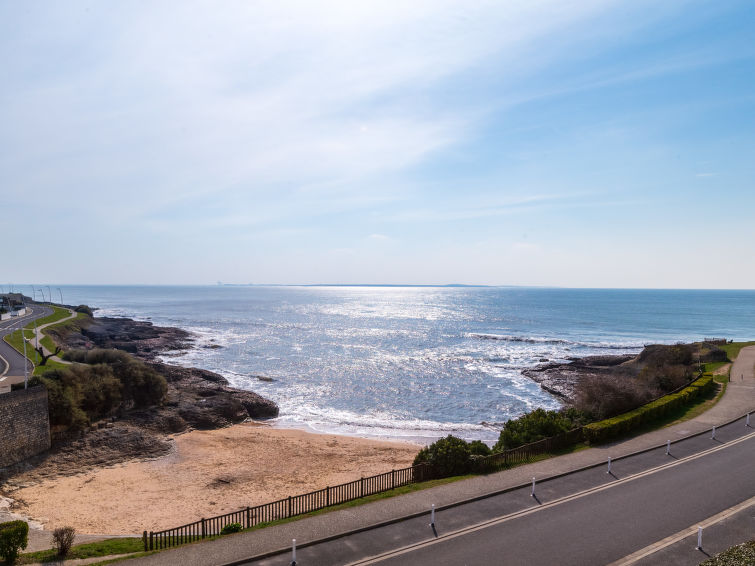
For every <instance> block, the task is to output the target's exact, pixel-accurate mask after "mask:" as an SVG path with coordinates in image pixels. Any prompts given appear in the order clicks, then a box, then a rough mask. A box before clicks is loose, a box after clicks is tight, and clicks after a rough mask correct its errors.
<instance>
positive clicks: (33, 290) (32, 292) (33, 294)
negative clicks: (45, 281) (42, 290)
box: [31, 285, 37, 302]
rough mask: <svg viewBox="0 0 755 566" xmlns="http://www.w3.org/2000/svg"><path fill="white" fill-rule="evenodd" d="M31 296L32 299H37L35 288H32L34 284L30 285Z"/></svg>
mask: <svg viewBox="0 0 755 566" xmlns="http://www.w3.org/2000/svg"><path fill="white" fill-rule="evenodd" d="M31 296H32V300H34V301H35V302H36V300H37V290H36V289H35V288H34V285H32V286H31Z"/></svg>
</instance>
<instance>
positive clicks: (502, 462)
mask: <svg viewBox="0 0 755 566" xmlns="http://www.w3.org/2000/svg"><path fill="white" fill-rule="evenodd" d="M582 438H583V437H582V427H579V428H574V429H572V430H569V431H566V432H564V433H561V434H558V435H556V436H551V437H549V438H543V439H542V440H538V441H537V442H532V443H531V444H524V445H523V446H518V447H516V448H511V449H509V450H504V451H503V452H497V453H495V454H491V455H490V456H482V457H479V458H475V459H474V460H473V461H472V462H473V465H472V468H473V471H475V472H478V473H489V472H495V471H497V470H502V469H504V468H510V467H511V466H516V465H518V464H525V463H527V462H530V461H531V460H532V458H534V457H535V456H540V455H541V454H548V453H551V452H555V451H556V450H561V449H562V448H566V447H568V446H574V445H575V444H577V443H579V442H581V441H582Z"/></svg>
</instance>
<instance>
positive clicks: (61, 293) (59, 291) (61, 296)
mask: <svg viewBox="0 0 755 566" xmlns="http://www.w3.org/2000/svg"><path fill="white" fill-rule="evenodd" d="M58 293H60V304H61V305H62V304H63V291H61V290H60V287H58Z"/></svg>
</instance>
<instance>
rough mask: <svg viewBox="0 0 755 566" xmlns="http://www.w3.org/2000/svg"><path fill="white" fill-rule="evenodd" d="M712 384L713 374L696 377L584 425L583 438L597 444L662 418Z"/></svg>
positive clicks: (698, 395) (704, 392) (701, 394)
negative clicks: (685, 384) (624, 410)
mask: <svg viewBox="0 0 755 566" xmlns="http://www.w3.org/2000/svg"><path fill="white" fill-rule="evenodd" d="M713 385H714V382H713V376H711V375H706V376H703V377H701V378H699V379H697V380H696V381H694V382H693V383H692V384H690V386H689V387H685V388H684V389H682V390H681V391H679V392H678V393H672V394H671V395H666V396H665V397H661V398H660V399H656V400H655V401H652V402H650V403H648V404H646V405H643V406H642V407H639V408H637V409H635V410H633V411H629V412H627V413H623V414H621V415H618V416H616V417H613V418H610V419H605V420H602V421H599V422H596V423H591V424H589V425H586V426H585V427H584V435H585V440H587V441H588V442H590V443H591V444H599V443H601V442H606V441H608V440H611V439H612V438H616V437H619V436H623V435H626V434H628V433H630V432H632V431H633V430H635V429H636V428H637V427H639V426H642V425H644V424H646V423H649V422H652V421H654V420H656V419H659V418H663V417H665V416H666V415H668V414H670V413H671V412H673V411H675V410H677V409H679V408H680V407H683V406H685V405H687V404H688V403H690V402H691V401H694V400H695V399H697V398H699V397H701V396H703V395H705V394H707V393H709V392H710V391H711V390H712V389H713Z"/></svg>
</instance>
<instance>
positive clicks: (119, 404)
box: [39, 350, 168, 430]
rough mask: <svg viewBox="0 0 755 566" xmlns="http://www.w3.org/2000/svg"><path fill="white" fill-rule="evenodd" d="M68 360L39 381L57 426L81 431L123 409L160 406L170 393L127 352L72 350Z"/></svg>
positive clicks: (67, 353)
mask: <svg viewBox="0 0 755 566" xmlns="http://www.w3.org/2000/svg"><path fill="white" fill-rule="evenodd" d="M65 357H66V358H67V359H68V360H69V361H72V362H74V363H73V364H71V365H70V366H67V367H64V368H58V369H53V370H49V371H47V372H45V373H44V374H43V375H42V376H41V377H40V378H39V379H40V381H41V382H42V384H43V385H44V386H45V387H46V388H47V392H48V398H49V402H48V407H49V412H50V424H52V425H54V426H64V427H66V428H67V429H69V430H81V429H82V428H85V427H86V426H88V425H89V423H90V422H91V421H93V420H97V419H100V418H102V417H105V416H108V415H111V414H113V413H115V412H116V411H118V410H119V409H121V408H131V407H137V408H141V407H146V406H150V405H156V404H160V403H162V401H163V400H164V398H165V395H166V393H167V389H168V386H167V384H166V382H165V378H164V377H162V376H161V375H159V374H158V373H157V372H155V371H154V370H153V369H152V368H150V367H148V366H147V365H145V364H144V363H142V362H141V361H139V360H137V359H135V358H132V357H131V356H129V355H128V354H127V353H125V352H119V351H117V350H91V351H89V352H87V351H83V350H70V351H68V352H66V354H65ZM78 362H82V363H78Z"/></svg>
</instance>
